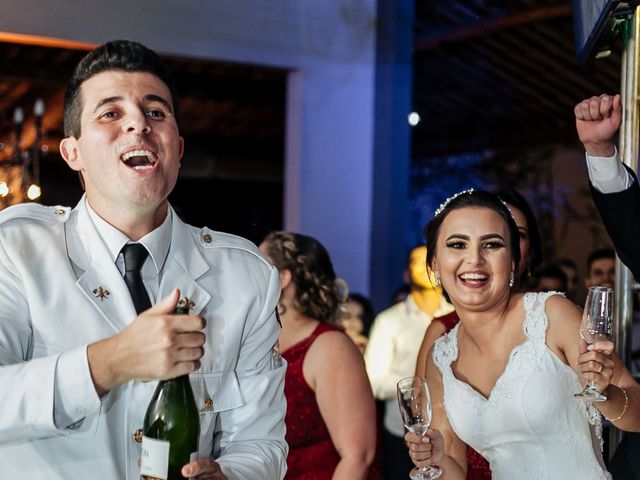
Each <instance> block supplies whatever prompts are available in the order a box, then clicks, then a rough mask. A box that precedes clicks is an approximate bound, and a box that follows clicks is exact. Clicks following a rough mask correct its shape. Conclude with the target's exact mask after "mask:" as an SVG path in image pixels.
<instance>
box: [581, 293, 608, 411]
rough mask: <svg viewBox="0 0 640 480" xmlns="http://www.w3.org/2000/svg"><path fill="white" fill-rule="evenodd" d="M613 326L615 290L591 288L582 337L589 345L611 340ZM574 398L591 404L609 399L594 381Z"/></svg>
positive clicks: (583, 314) (584, 312) (582, 327)
mask: <svg viewBox="0 0 640 480" xmlns="http://www.w3.org/2000/svg"><path fill="white" fill-rule="evenodd" d="M612 324H613V290H612V289H611V288H609V287H591V288H590V289H589V293H588V294H587V301H586V302H585V304H584V311H583V312H582V323H581V324H580V336H581V337H582V339H583V340H584V341H585V342H587V343H588V344H589V345H591V344H593V343H595V342H598V341H600V340H611V338H612V333H613V332H612V330H613V326H612ZM574 396H575V397H578V398H582V399H583V400H587V401H590V402H604V401H605V400H606V399H607V397H606V395H603V394H602V393H600V392H599V391H598V389H597V387H596V382H595V381H593V380H591V381H589V383H587V385H585V387H584V388H583V389H582V391H581V392H580V393H576V394H575V395H574Z"/></svg>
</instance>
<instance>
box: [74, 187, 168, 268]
mask: <svg viewBox="0 0 640 480" xmlns="http://www.w3.org/2000/svg"><path fill="white" fill-rule="evenodd" d="M85 204H86V207H87V211H88V212H89V217H90V218H91V221H92V222H93V224H94V225H95V227H96V230H97V231H98V235H100V238H102V241H103V242H104V243H105V245H106V246H107V250H108V251H109V255H110V256H111V260H112V261H113V262H114V263H115V262H116V261H117V259H118V255H120V251H121V250H122V247H124V246H125V245H126V244H127V243H130V242H132V240H131V239H130V238H128V237H127V236H126V235H125V234H124V233H122V232H121V231H120V230H118V229H117V228H115V227H114V226H113V225H111V224H110V223H109V222H107V221H106V220H104V219H103V218H102V217H101V216H100V215H98V214H97V213H96V212H95V210H94V209H93V208H91V205H89V202H88V201H87V199H86V198H85ZM172 228H173V217H172V209H171V207H169V208H168V209H167V216H166V217H165V219H164V221H163V222H162V224H161V225H160V226H159V227H158V228H156V229H155V230H153V231H151V232H149V233H147V234H146V235H145V236H144V237H142V238H141V239H140V240H138V242H137V243H141V244H142V245H144V247H145V248H146V249H147V250H148V251H149V256H150V257H151V260H153V264H154V266H155V269H156V272H157V273H160V271H161V270H162V267H163V266H164V262H165V261H166V260H167V255H168V254H169V247H170V246H171V233H172Z"/></svg>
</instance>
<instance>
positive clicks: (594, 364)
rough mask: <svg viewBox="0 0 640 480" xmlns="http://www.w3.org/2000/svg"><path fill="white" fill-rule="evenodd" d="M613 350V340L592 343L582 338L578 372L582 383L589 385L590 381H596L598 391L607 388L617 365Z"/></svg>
mask: <svg viewBox="0 0 640 480" xmlns="http://www.w3.org/2000/svg"><path fill="white" fill-rule="evenodd" d="M613 350H614V346H613V342H610V341H608V340H601V341H598V342H596V343H594V344H592V345H589V344H588V343H587V342H585V341H584V340H582V339H581V340H580V345H579V355H578V374H579V376H580V383H581V384H583V385H587V384H589V382H594V383H595V385H596V389H597V391H599V392H604V391H606V390H607V387H608V386H609V383H610V382H611V377H612V376H613V369H614V367H615V362H614V361H613V359H612V358H611V354H612V353H613Z"/></svg>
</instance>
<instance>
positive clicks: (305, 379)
mask: <svg viewBox="0 0 640 480" xmlns="http://www.w3.org/2000/svg"><path fill="white" fill-rule="evenodd" d="M260 250H262V251H263V252H264V253H265V254H266V255H267V256H268V257H269V259H270V260H271V262H273V264H274V265H275V266H276V267H277V268H278V270H279V272H280V283H281V289H282V293H281V295H280V303H279V305H278V311H279V315H280V320H281V322H282V331H281V333H280V338H279V343H280V349H281V352H282V356H283V357H284V358H285V359H286V361H287V364H288V367H287V373H286V377H285V387H284V393H285V396H286V398H287V414H286V417H285V423H286V426H287V434H286V440H287V443H288V444H289V456H288V458H287V475H286V476H285V479H286V480H297V479H301V480H302V479H304V480H330V479H333V480H338V479H345V480H347V479H348V480H357V479H366V478H368V476H367V475H368V471H369V467H370V465H371V463H372V461H373V458H374V455H375V438H376V422H375V404H374V400H373V394H372V393H371V387H370V385H369V380H368V378H367V375H366V372H365V368H364V360H363V358H362V355H361V353H360V351H359V350H358V348H357V347H356V346H355V344H354V343H353V342H352V341H351V340H350V339H349V337H347V335H345V334H344V333H343V332H342V331H341V329H339V328H338V327H336V326H335V325H336V324H337V318H336V317H337V315H338V311H339V307H340V305H341V303H342V302H343V298H344V294H343V292H341V291H340V288H339V285H337V284H336V274H335V272H334V270H333V266H332V264H331V260H330V258H329V254H328V253H327V251H326V250H325V248H324V247H323V246H322V245H321V244H320V243H319V242H318V241H317V240H315V239H313V238H311V237H308V236H305V235H301V234H296V233H288V232H274V233H271V234H269V235H268V236H267V237H266V238H265V240H264V241H263V242H262V244H261V245H260Z"/></svg>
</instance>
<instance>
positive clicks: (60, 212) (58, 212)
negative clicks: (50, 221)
mask: <svg viewBox="0 0 640 480" xmlns="http://www.w3.org/2000/svg"><path fill="white" fill-rule="evenodd" d="M53 213H55V214H56V215H57V216H61V215H64V210H63V209H61V208H58V209H57V210H56V211H55V212H53Z"/></svg>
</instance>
